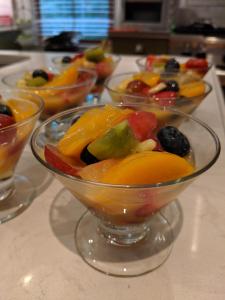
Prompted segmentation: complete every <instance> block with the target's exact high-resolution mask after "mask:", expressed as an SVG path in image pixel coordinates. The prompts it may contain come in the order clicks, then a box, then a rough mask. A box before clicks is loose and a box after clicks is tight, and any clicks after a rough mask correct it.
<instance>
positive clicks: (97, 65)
mask: <svg viewBox="0 0 225 300" xmlns="http://www.w3.org/2000/svg"><path fill="white" fill-rule="evenodd" d="M63 57H64V56H56V57H54V58H53V59H52V62H53V64H54V67H55V68H56V69H58V70H59V71H62V70H64V69H65V68H66V67H67V66H68V63H63ZM78 60H80V66H81V67H83V68H86V69H90V70H94V71H95V72H96V74H97V81H96V83H95V85H94V87H93V88H92V90H91V93H90V95H89V96H88V97H87V101H90V102H92V101H93V100H94V98H99V97H100V95H101V93H102V91H103V89H104V82H105V80H106V79H107V78H108V77H109V76H111V75H112V73H113V71H114V70H115V68H116V66H117V65H118V63H119V62H120V60H121V57H120V56H119V55H115V54H111V53H110V54H105V60H104V61H101V62H90V61H88V60H87V59H85V58H84V57H81V58H78Z"/></svg>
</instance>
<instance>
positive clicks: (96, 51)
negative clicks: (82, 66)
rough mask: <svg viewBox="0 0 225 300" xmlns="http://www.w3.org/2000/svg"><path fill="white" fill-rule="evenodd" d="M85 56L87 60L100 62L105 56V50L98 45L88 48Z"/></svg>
mask: <svg viewBox="0 0 225 300" xmlns="http://www.w3.org/2000/svg"><path fill="white" fill-rule="evenodd" d="M84 56H85V58H86V59H87V60H89V61H91V62H95V63H98V62H100V61H102V60H103V59H104V58H105V52H104V50H103V49H102V48H101V47H96V48H91V49H88V50H86V51H85V53H84Z"/></svg>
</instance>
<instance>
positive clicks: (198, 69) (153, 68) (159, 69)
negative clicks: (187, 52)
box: [136, 55, 212, 77]
mask: <svg viewBox="0 0 225 300" xmlns="http://www.w3.org/2000/svg"><path fill="white" fill-rule="evenodd" d="M150 56H151V55H150ZM153 57H154V59H156V62H155V63H153V64H152V63H150V64H149V63H148V58H147V57H140V58H138V59H137V60H136V64H137V66H138V68H139V70H140V71H150V72H156V73H163V72H166V69H165V65H166V62H167V61H168V60H169V59H175V60H176V61H177V62H178V63H179V65H180V68H179V72H181V73H184V72H191V73H192V74H193V75H195V76H198V77H204V76H205V75H206V73H207V72H208V70H209V69H210V68H211V66H212V64H211V63H209V62H207V60H204V59H201V62H203V66H201V65H200V64H201V62H200V64H199V63H198V61H199V60H198V59H196V58H195V57H176V58H174V57H172V56H170V55H153ZM191 60H192V62H195V63H193V65H192V66H191V64H190V66H188V67H187V66H186V63H188V61H189V62H190V61H191ZM204 62H205V63H204Z"/></svg>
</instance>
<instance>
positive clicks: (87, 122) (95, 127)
mask: <svg viewBox="0 0 225 300" xmlns="http://www.w3.org/2000/svg"><path fill="white" fill-rule="evenodd" d="M132 112H133V111H132V110H131V109H121V108H118V107H114V106H111V105H105V106H104V107H101V108H94V109H90V110H88V111H87V112H85V113H84V114H83V115H82V116H81V117H80V118H79V119H78V120H77V122H76V123H74V124H73V125H72V126H71V127H70V128H69V130H68V131H67V132H66V134H65V135H64V137H63V138H62V139H61V140H60V141H59V143H58V149H59V151H60V152H61V153H63V154H64V155H66V156H70V157H79V156H80V153H81V151H82V150H83V149H84V147H85V146H86V145H88V144H89V143H90V142H92V141H93V140H95V139H96V138H97V137H99V136H101V135H102V134H104V133H105V132H106V131H107V130H108V129H110V128H111V127H113V126H114V125H116V124H118V123H119V122H121V121H123V120H125V119H126V118H127V117H128V115H129V114H131V113H132Z"/></svg>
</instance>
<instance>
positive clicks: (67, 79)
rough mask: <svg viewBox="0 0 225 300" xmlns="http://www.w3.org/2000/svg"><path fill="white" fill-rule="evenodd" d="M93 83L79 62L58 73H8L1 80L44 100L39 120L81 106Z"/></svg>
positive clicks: (89, 73) (91, 72) (92, 73)
mask: <svg viewBox="0 0 225 300" xmlns="http://www.w3.org/2000/svg"><path fill="white" fill-rule="evenodd" d="M95 81H96V74H95V72H93V71H91V70H83V69H80V64H79V63H74V64H73V66H72V65H71V66H69V67H67V68H66V69H64V70H63V71H62V72H60V73H54V72H52V71H50V70H46V69H35V70H33V71H27V72H22V73H17V74H12V75H9V76H6V77H5V78H4V79H3V82H4V83H5V84H7V85H9V86H15V85H16V86H17V87H18V88H20V89H21V90H29V91H30V92H33V93H35V94H37V95H39V96H40V97H41V98H42V99H43V100H44V104H45V109H44V112H43V114H42V115H41V118H42V119H46V118H48V117H50V116H52V115H54V114H56V113H58V112H61V111H63V110H66V109H68V108H71V107H75V106H78V105H80V104H82V103H83V102H84V101H85V98H86V95H87V94H88V92H89V91H90V90H91V89H92V87H93V86H94V84H95Z"/></svg>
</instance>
